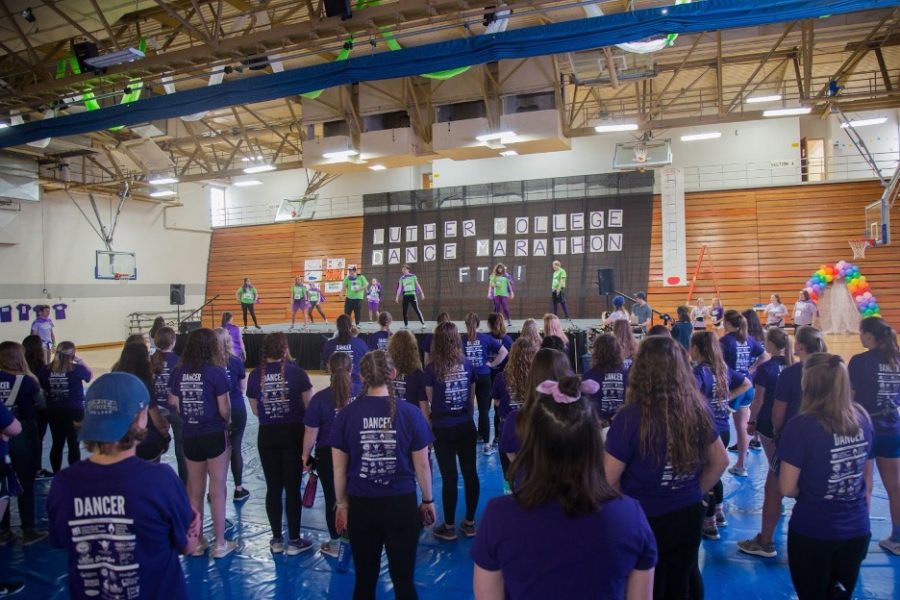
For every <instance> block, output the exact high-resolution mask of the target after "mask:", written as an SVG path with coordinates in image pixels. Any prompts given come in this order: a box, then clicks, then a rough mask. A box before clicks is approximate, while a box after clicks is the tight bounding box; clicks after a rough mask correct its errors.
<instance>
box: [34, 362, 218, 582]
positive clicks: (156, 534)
mask: <svg viewBox="0 0 900 600" xmlns="http://www.w3.org/2000/svg"><path fill="white" fill-rule="evenodd" d="M149 401H150V394H149V393H148V391H147V388H146V386H145V384H144V383H143V382H142V381H141V380H140V379H139V378H137V377H135V376H134V375H131V374H130V373H107V374H106V375H102V376H101V377H99V378H98V379H97V381H95V382H94V384H93V385H91V387H90V389H88V392H87V396H86V399H85V417H84V423H83V424H82V427H81V432H80V434H79V435H80V437H81V439H82V440H83V441H84V443H85V446H86V447H87V449H88V451H90V452H91V455H90V457H89V458H88V459H87V460H84V461H81V462H79V463H76V464H74V465H72V466H70V467H69V468H67V469H65V470H63V471H61V472H59V473H57V475H56V477H54V479H53V484H52V485H51V486H50V493H49V494H48V496H47V515H48V517H49V522H50V527H51V538H50V541H51V542H52V543H53V545H54V546H56V547H58V548H65V549H66V550H67V551H68V556H69V561H68V567H69V569H68V570H69V577H68V587H69V592H70V595H71V597H72V598H91V597H95V596H98V595H100V596H102V597H105V598H133V599H135V600H150V599H155V598H167V599H168V598H171V599H173V600H182V599H184V600H187V598H188V591H187V586H186V585H185V581H184V572H183V571H182V569H181V561H180V560H179V558H178V556H179V554H190V553H191V552H193V551H195V550H196V548H197V546H198V544H199V538H200V531H201V529H202V522H203V521H202V519H201V518H200V515H199V513H197V511H195V510H193V509H192V508H191V504H190V502H189V501H188V498H187V494H185V492H184V486H183V485H182V484H181V481H179V479H178V477H176V476H175V473H174V472H173V471H172V468H171V467H170V466H168V465H165V464H154V463H149V462H145V461H143V460H141V459H139V458H137V457H136V456H135V451H136V446H137V444H138V440H140V439H141V437H142V434H143V433H144V431H143V430H144V429H145V428H146V427H147V418H148V417H147V405H148V403H149ZM86 567H88V568H86ZM91 567H93V568H91Z"/></svg>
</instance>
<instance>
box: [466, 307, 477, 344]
mask: <svg viewBox="0 0 900 600" xmlns="http://www.w3.org/2000/svg"><path fill="white" fill-rule="evenodd" d="M479 325H481V320H480V319H479V318H478V315H477V314H475V313H473V312H470V313H469V314H467V315H466V331H467V332H468V337H469V341H470V342H474V341H475V340H476V339H478V326H479Z"/></svg>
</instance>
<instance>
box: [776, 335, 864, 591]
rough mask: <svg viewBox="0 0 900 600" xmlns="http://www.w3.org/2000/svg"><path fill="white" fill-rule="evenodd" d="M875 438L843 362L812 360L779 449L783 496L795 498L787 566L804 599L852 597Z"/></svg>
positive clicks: (861, 553) (826, 357) (805, 367)
mask: <svg viewBox="0 0 900 600" xmlns="http://www.w3.org/2000/svg"><path fill="white" fill-rule="evenodd" d="M873 437H874V436H873V431H872V422H871V421H870V420H869V416H868V415H867V414H866V411H865V409H863V408H862V407H861V406H859V405H858V404H856V403H854V402H853V393H852V392H851V391H850V376H849V375H848V373H847V368H846V367H845V366H844V361H843V359H841V357H840V356H837V355H834V354H827V353H824V352H822V353H816V354H813V355H812V356H810V357H809V358H807V359H806V361H805V362H804V364H803V401H802V403H801V405H800V412H799V413H798V414H797V416H796V417H794V418H793V419H791V420H790V421H788V424H787V425H785V428H784V435H783V436H782V438H781V442H780V443H779V444H778V455H779V457H780V458H781V464H780V466H779V473H778V483H779V487H780V488H781V493H782V494H784V495H785V496H788V497H791V498H796V499H797V503H796V504H795V505H794V510H793V512H792V513H791V520H790V522H789V523H788V565H789V566H790V569H791V579H792V580H793V582H794V588H795V589H796V590H797V596H798V597H799V598H800V600H813V599H818V598H850V597H851V596H853V590H854V588H855V587H856V579H857V577H858V576H859V566H860V564H861V563H862V561H863V559H864V558H865V557H866V553H867V552H868V549H869V540H870V539H871V537H872V534H871V529H870V525H869V498H871V495H872V463H873V462H874V461H873V459H874V458H875V453H874V449H873V443H872V439H873Z"/></svg>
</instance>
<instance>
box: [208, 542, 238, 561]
mask: <svg viewBox="0 0 900 600" xmlns="http://www.w3.org/2000/svg"><path fill="white" fill-rule="evenodd" d="M235 548H237V542H235V541H234V540H225V543H224V544H222V545H221V546H216V547H215V548H213V551H212V556H213V558H225V557H226V556H228V555H229V554H231V553H232V552H234V549H235Z"/></svg>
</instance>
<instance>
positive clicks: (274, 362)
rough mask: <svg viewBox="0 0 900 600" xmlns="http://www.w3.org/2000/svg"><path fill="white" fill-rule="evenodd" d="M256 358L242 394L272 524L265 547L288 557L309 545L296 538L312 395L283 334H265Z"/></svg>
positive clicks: (305, 375) (303, 373)
mask: <svg viewBox="0 0 900 600" xmlns="http://www.w3.org/2000/svg"><path fill="white" fill-rule="evenodd" d="M262 358H263V362H262V363H261V364H260V365H259V367H257V368H256V369H254V370H253V372H252V373H250V378H249V381H248V383H247V397H248V398H250V408H251V410H253V414H254V415H256V416H257V417H259V436H258V438H257V445H258V448H259V462H260V464H261V465H262V469H263V475H264V476H265V478H266V515H267V516H268V518H269V526H270V528H271V529H272V540H271V541H270V542H269V548H270V549H271V550H272V552H273V553H281V552H284V553H286V554H288V555H289V556H293V555H296V554H300V553H301V552H305V551H307V550H309V549H310V548H312V542H310V541H309V540H307V539H306V538H303V537H300V518H301V513H300V511H301V510H302V509H303V507H302V505H301V503H300V479H301V478H302V474H303V465H302V463H301V462H300V456H301V454H302V452H303V416H304V414H305V412H306V407H307V405H309V400H310V397H311V396H312V383H310V381H309V375H307V374H306V371H304V370H303V369H301V368H300V367H298V366H297V365H296V364H294V363H293V362H291V357H290V350H289V348H288V340H287V336H286V335H285V334H284V333H282V332H277V333H270V334H269V335H267V336H266V337H265V338H264V339H263V345H262ZM282 495H283V496H284V498H285V503H284V506H282V501H281V498H282ZM282 509H283V511H282ZM282 512H284V513H285V514H286V515H287V528H288V542H287V544H285V543H284V537H283V533H282V528H281V525H282V520H281V515H282Z"/></svg>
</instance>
